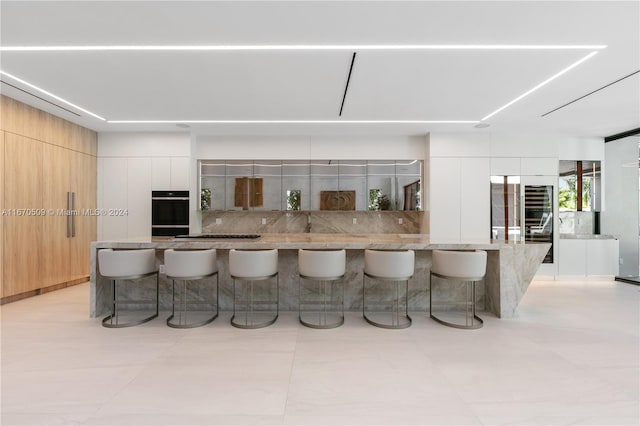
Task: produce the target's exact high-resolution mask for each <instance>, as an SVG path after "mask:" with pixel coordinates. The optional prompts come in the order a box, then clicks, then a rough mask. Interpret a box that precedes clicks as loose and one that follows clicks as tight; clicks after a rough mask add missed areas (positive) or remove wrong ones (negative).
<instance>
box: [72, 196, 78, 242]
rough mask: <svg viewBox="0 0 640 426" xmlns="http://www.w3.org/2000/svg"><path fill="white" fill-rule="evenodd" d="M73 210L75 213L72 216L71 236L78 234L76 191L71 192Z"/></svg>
mask: <svg viewBox="0 0 640 426" xmlns="http://www.w3.org/2000/svg"><path fill="white" fill-rule="evenodd" d="M71 210H72V211H73V215H72V216H71V236H72V237H75V236H76V214H77V211H76V193H75V192H72V193H71Z"/></svg>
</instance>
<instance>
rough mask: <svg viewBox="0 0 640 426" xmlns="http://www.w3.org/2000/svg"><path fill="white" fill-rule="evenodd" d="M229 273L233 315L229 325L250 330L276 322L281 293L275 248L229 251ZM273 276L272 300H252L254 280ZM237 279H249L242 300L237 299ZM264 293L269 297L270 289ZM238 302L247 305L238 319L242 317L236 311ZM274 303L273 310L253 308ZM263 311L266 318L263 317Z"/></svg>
mask: <svg viewBox="0 0 640 426" xmlns="http://www.w3.org/2000/svg"><path fill="white" fill-rule="evenodd" d="M229 273H230V275H231V278H232V279H233V316H232V317H231V325H233V326H234V327H238V328H245V329H250V328H262V327H267V326H269V325H271V324H273V323H274V322H276V320H277V319H278V314H279V306H278V298H279V296H280V295H279V288H278V287H279V283H278V250H277V249H273V250H236V249H232V250H229ZM274 277H275V278H276V300H275V302H274V301H272V300H269V299H266V300H265V299H264V298H263V299H262V300H255V299H254V294H253V287H254V282H255V281H266V280H269V279H271V278H274ZM237 281H248V282H249V295H248V297H245V299H244V300H239V297H238V293H239V292H238V291H237V290H238V289H237V287H238V286H237V284H236V282H237ZM245 287H246V285H245ZM245 290H246V289H245ZM267 293H268V297H271V295H270V293H271V292H267ZM238 302H240V304H243V305H245V307H246V309H245V310H244V321H242V320H240V319H239V318H237V317H239V316H241V311H238V310H236V306H237V305H238V304H239V303H238ZM274 304H275V307H276V309H275V313H273V312H272V313H269V311H265V310H260V309H256V308H257V307H259V306H264V305H274ZM265 312H266V319H265V318H264V317H265ZM260 317H262V319H261V318H260ZM256 321H257V322H256Z"/></svg>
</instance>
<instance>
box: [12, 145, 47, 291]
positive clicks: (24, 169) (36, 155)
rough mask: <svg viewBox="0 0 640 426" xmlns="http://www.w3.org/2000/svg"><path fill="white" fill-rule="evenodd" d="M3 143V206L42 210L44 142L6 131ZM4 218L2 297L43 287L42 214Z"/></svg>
mask: <svg viewBox="0 0 640 426" xmlns="http://www.w3.org/2000/svg"><path fill="white" fill-rule="evenodd" d="M4 145H5V164H4V166H5V167H4V197H5V199H4V200H5V206H4V208H5V209H9V211H10V212H12V211H13V209H41V208H42V207H43V203H42V182H43V174H42V159H43V145H42V143H40V142H38V141H35V140H33V139H29V138H25V137H22V136H17V135H14V134H11V133H6V134H5V140H4ZM16 211H19V210H16ZM3 219H4V224H3V231H4V232H3V237H4V248H3V255H4V268H3V269H4V270H3V273H4V279H3V284H4V291H3V296H4V297H6V296H11V295H14V294H19V293H24V292H26V291H29V290H33V289H36V288H40V287H42V285H41V280H42V276H41V267H42V265H41V264H40V259H41V257H42V238H41V236H42V233H43V217H42V216H41V215H35V216H32V215H31V216H30V215H7V216H4V218H3Z"/></svg>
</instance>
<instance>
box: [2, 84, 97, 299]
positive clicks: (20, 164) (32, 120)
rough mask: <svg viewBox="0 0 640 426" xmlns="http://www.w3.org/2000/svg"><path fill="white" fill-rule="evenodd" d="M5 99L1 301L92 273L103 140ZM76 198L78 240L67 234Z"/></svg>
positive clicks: (85, 276) (76, 236)
mask: <svg viewBox="0 0 640 426" xmlns="http://www.w3.org/2000/svg"><path fill="white" fill-rule="evenodd" d="M1 102H2V104H1V105H0V106H1V107H2V108H0V109H2V111H1V121H0V126H1V127H0V165H2V168H1V172H0V203H2V204H1V205H0V207H2V209H3V210H2V211H3V213H4V214H3V216H2V217H1V218H0V219H1V220H0V231H1V232H0V236H1V241H0V261H1V262H0V263H1V264H2V266H1V268H0V278H1V281H0V288H1V290H0V291H1V292H0V297H2V298H3V300H12V299H13V298H12V297H11V296H16V295H31V294H37V293H38V292H40V290H41V289H44V288H47V287H51V286H58V285H63V286H64V285H66V284H68V283H73V282H77V281H78V280H81V279H85V278H87V277H88V276H89V270H90V265H89V263H90V260H89V258H90V244H91V242H92V241H94V240H95V239H96V223H97V220H96V216H95V215H91V214H88V211H89V210H93V211H95V209H96V192H97V189H96V178H97V175H96V157H95V153H96V141H97V135H96V133H95V132H93V131H91V130H89V129H85V128H82V127H80V126H77V125H75V124H73V123H70V122H68V121H66V120H63V119H61V118H58V117H55V116H52V115H50V114H48V113H46V112H43V111H39V110H37V109H35V108H32V107H30V106H27V105H24V104H22V103H20V102H18V101H15V100H13V99H10V98H7V97H5V96H1ZM68 193H75V197H76V198H75V200H76V209H77V214H76V215H75V216H73V219H74V220H75V236H71V235H69V236H67V232H68V229H67V220H68V218H69V216H68V215H67V214H65V213H66V210H67V209H68V208H69V206H68V205H67V194H68ZM19 297H21V296H19Z"/></svg>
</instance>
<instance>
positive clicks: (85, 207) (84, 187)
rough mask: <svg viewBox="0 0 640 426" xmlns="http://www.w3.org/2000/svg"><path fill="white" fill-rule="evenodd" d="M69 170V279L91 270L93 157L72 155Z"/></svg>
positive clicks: (77, 277)
mask: <svg viewBox="0 0 640 426" xmlns="http://www.w3.org/2000/svg"><path fill="white" fill-rule="evenodd" d="M71 164H72V168H71V169H70V170H71V174H70V177H69V178H70V180H69V189H70V191H71V192H72V193H73V194H75V206H74V207H75V210H76V216H74V229H73V230H74V232H73V236H72V237H71V238H70V257H69V263H70V278H71V280H77V279H80V278H84V277H87V276H88V275H89V271H90V269H91V265H90V264H91V250H90V245H91V242H92V241H95V239H96V234H97V217H96V216H95V215H94V214H93V213H89V212H90V211H95V209H96V202H97V196H96V186H97V173H96V157H94V156H91V155H87V154H82V153H78V152H72V163H71Z"/></svg>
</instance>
